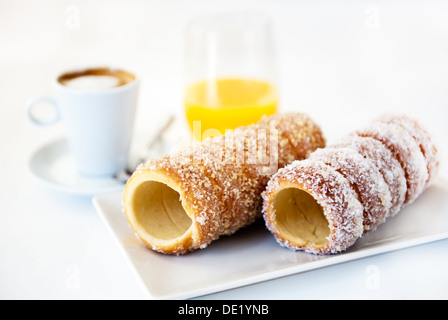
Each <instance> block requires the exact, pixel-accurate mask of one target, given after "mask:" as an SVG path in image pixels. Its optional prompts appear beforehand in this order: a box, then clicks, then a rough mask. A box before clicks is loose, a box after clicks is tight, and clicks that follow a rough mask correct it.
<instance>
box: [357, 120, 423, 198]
mask: <svg viewBox="0 0 448 320" xmlns="http://www.w3.org/2000/svg"><path fill="white" fill-rule="evenodd" d="M357 134H358V135H359V136H363V137H371V138H374V139H376V140H378V141H380V142H382V143H383V144H384V145H385V146H386V147H387V148H388V149H389V150H390V151H391V152H392V154H393V155H394V157H395V158H396V159H397V160H398V161H399V162H400V164H401V166H402V168H403V170H404V172H405V176H406V182H407V193H406V199H405V202H404V205H407V204H410V203H412V202H414V201H415V199H417V197H418V196H419V195H420V194H421V193H422V192H423V190H424V189H425V186H426V182H427V181H428V170H427V168H426V159H425V157H424V155H423V153H422V152H421V150H420V147H419V145H418V144H417V143H416V142H415V140H414V138H413V137H412V136H411V135H410V134H409V132H408V131H407V130H405V129H403V127H401V126H399V125H396V124H394V123H382V122H374V123H372V124H371V125H370V126H369V127H367V128H366V129H362V130H358V131H357Z"/></svg>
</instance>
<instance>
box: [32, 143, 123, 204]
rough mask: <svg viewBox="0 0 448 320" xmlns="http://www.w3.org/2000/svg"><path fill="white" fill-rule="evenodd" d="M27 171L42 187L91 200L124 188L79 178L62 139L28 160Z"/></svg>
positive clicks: (117, 183) (111, 181) (106, 181)
mask: <svg viewBox="0 0 448 320" xmlns="http://www.w3.org/2000/svg"><path fill="white" fill-rule="evenodd" d="M29 168H30V170H31V173H32V174H33V175H34V176H35V177H36V178H37V180H39V181H40V182H42V183H43V184H44V185H46V186H49V187H51V188H53V189H57V190H60V191H63V192H67V193H72V194H77V195H85V196H93V195H98V194H102V193H108V192H114V191H122V190H123V189H124V184H123V183H122V182H120V181H117V180H115V179H113V178H89V177H84V176H80V175H79V174H78V173H77V172H76V169H75V164H74V161H73V158H72V157H71V155H70V152H69V149H68V145H67V142H66V140H65V139H59V140H56V141H53V142H51V143H49V144H47V145H45V146H43V147H41V148H39V149H38V150H36V151H35V152H34V153H33V154H32V156H31V158H30V161H29Z"/></svg>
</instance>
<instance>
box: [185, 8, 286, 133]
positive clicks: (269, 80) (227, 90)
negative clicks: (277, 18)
mask: <svg viewBox="0 0 448 320" xmlns="http://www.w3.org/2000/svg"><path fill="white" fill-rule="evenodd" d="M277 106H278V95H277V87H276V66H275V57H274V43H273V30H272V23H271V19H270V18H269V17H268V16H267V15H266V14H264V13H260V12H232V13H219V14H208V15H204V16H200V17H198V18H196V19H194V20H192V21H191V22H190V23H189V25H188V27H187V32H186V48H185V93H184V108H185V115H186V118H187V121H188V124H189V126H190V128H191V130H192V133H193V135H194V137H195V138H196V139H197V140H199V141H201V140H204V139H205V138H207V137H211V136H216V135H220V134H223V133H225V131H226V130H228V129H235V128H236V127H239V126H244V125H249V124H252V123H255V122H257V121H258V120H260V119H261V117H262V116H263V115H270V114H273V113H275V112H276V111H277Z"/></svg>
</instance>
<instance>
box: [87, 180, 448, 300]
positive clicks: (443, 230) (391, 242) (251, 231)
mask: <svg viewBox="0 0 448 320" xmlns="http://www.w3.org/2000/svg"><path fill="white" fill-rule="evenodd" d="M93 203H94V205H95V207H96V209H97V211H98V212H99V213H100V215H101V217H102V218H103V220H104V222H105V223H106V225H107V226H108V227H109V229H110V231H111V232H112V234H113V236H114V237H115V239H116V240H117V242H118V244H119V246H120V248H121V249H122V251H123V253H124V255H125V257H126V258H127V260H128V261H129V263H130V265H131V266H132V268H133V270H134V271H135V272H136V275H137V278H138V279H139V280H140V281H141V282H142V284H143V286H144V288H146V290H147V292H148V294H149V297H150V298H152V299H187V298H192V297H196V296H200V295H204V294H209V293H213V292H218V291H222V290H226V289H231V288H235V287H239V286H244V285H247V284H253V283H257V282H261V281H265V280H270V279H275V278H278V277H282V276H286V275H291V274H295V273H300V272H304V271H310V270H313V269H317V268H322V267H326V266H330V265H334V264H337V263H341V262H346V261H350V260H354V259H359V258H362V257H366V256H371V255H375V254H379V253H384V252H388V251H393V250H397V249H401V248H406V247H410V246H414V245H418V244H423V243H427V242H431V241H436V240H440V239H445V238H448V187H447V181H446V180H445V179H443V178H439V179H438V180H437V181H436V182H435V183H434V184H433V185H432V186H431V187H430V188H429V189H428V190H427V191H426V192H425V193H424V194H423V195H421V196H420V198H419V199H417V201H416V202H414V203H413V204H412V205H410V206H408V207H406V208H404V209H403V210H402V211H401V212H400V213H399V214H398V215H397V216H395V217H393V218H391V219H389V220H388V221H387V222H386V223H384V224H383V225H381V226H380V227H379V228H378V229H377V230H376V231H375V232H372V233H370V234H367V235H365V236H364V237H362V238H361V239H360V240H359V241H358V242H357V243H356V244H355V245H354V246H353V247H351V248H350V249H349V250H347V251H346V252H344V253H341V254H337V255H328V256H316V255H312V254H307V253H303V252H293V251H290V250H289V249H286V248H284V247H281V246H280V245H279V244H277V242H276V241H275V240H274V238H273V236H272V235H271V234H270V232H269V231H268V230H267V229H266V228H265V227H264V224H263V221H262V220H261V221H259V222H256V223H255V224H253V225H251V226H249V227H247V228H244V229H242V230H239V231H238V232H237V233H235V234H234V235H233V236H230V237H223V238H221V239H219V240H217V241H215V242H213V243H212V244H211V245H209V246H208V247H207V248H206V249H204V250H198V251H195V252H193V253H190V254H187V255H182V256H170V255H163V254H160V253H156V252H153V251H152V250H150V249H148V248H147V247H146V246H145V245H144V244H143V243H142V242H141V241H140V240H139V239H138V238H137V237H136V236H135V234H134V232H133V230H132V229H131V228H130V226H129V224H128V222H127V219H126V217H125V215H124V213H123V211H122V202H121V193H112V194H104V195H99V196H96V197H95V198H94V199H93Z"/></svg>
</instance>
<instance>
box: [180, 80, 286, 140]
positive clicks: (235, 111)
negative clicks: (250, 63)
mask: <svg viewBox="0 0 448 320" xmlns="http://www.w3.org/2000/svg"><path fill="white" fill-rule="evenodd" d="M277 100H278V99H277V92H276V90H275V88H274V86H272V85H271V84H270V83H268V82H265V81H260V80H255V79H243V78H223V79H216V80H213V81H208V80H206V81H201V82H198V83H195V84H193V85H191V86H190V87H188V88H187V90H186V93H185V113H186V117H187V120H188V123H189V125H190V127H191V129H192V131H193V134H194V136H195V137H196V139H197V140H199V141H201V140H203V139H205V138H207V137H210V136H216V135H219V134H223V133H225V130H226V129H235V128H236V127H239V126H245V125H249V124H252V123H255V122H257V121H259V120H260V119H261V117H262V116H263V115H271V114H273V113H275V112H276V111H277ZM199 121H200V122H199ZM199 126H200V127H199Z"/></svg>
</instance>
